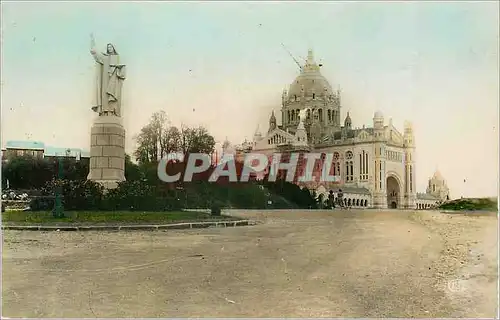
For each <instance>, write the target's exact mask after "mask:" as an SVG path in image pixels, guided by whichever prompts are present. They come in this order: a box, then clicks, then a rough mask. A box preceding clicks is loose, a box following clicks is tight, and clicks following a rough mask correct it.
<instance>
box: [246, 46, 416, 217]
mask: <svg viewBox="0 0 500 320" xmlns="http://www.w3.org/2000/svg"><path fill="white" fill-rule="evenodd" d="M341 110H342V104H341V92H340V90H335V91H334V90H332V87H331V85H330V84H329V83H328V81H327V80H326V79H325V78H324V77H323V75H321V72H320V65H318V64H317V63H316V62H315V60H314V56H313V53H312V51H311V50H310V51H309V53H308V58H307V61H306V63H305V65H303V66H302V67H301V69H300V74H299V76H298V77H297V78H296V79H295V80H294V81H293V82H292V84H291V85H290V88H289V90H288V91H287V90H284V92H283V94H282V107H281V117H282V124H281V125H279V124H278V122H277V119H276V116H275V114H274V111H273V112H272V114H271V117H270V119H269V130H268V132H267V134H265V135H263V134H261V133H260V132H256V133H255V135H254V138H253V141H252V142H245V143H244V144H243V145H241V146H239V148H238V150H239V151H240V152H259V153H264V154H267V155H268V156H272V154H273V153H275V152H281V153H283V152H300V153H308V152H314V153H322V154H325V155H326V154H330V155H333V175H335V176H337V177H339V179H340V181H339V182H329V183H326V182H321V181H319V179H317V181H316V182H310V183H302V184H303V185H304V186H307V187H308V188H309V189H312V190H316V192H317V194H324V195H325V197H326V196H327V194H328V191H329V190H333V191H334V192H336V191H338V189H343V192H344V198H346V199H351V200H352V201H354V203H360V204H361V203H362V204H365V200H366V203H367V206H370V207H374V208H387V207H389V208H405V209H406V208H407V209H415V208H416V200H417V191H416V181H415V167H416V164H415V162H414V159H415V158H414V157H415V138H414V132H413V128H412V125H411V124H410V123H409V122H407V123H406V124H405V127H404V131H403V132H400V131H399V130H398V129H397V128H396V127H395V126H394V125H393V123H392V120H389V121H388V123H387V122H386V121H385V119H384V116H383V115H382V113H381V112H375V114H374V117H373V123H372V126H371V127H368V126H364V125H363V126H362V127H358V128H354V127H353V125H352V124H353V120H352V119H351V117H350V115H349V112H347V114H346V116H345V118H344V122H343V124H342V123H341V122H340V119H341V113H342V111H341ZM299 114H305V120H303V121H301V119H300V116H299ZM301 166H302V167H301ZM321 168H322V166H321V165H318V166H315V167H314V172H313V175H314V176H315V177H318V178H319V176H320V175H321ZM304 170H305V166H304V163H303V162H300V161H299V171H300V172H304ZM331 173H332V172H331ZM299 184H300V183H299Z"/></svg>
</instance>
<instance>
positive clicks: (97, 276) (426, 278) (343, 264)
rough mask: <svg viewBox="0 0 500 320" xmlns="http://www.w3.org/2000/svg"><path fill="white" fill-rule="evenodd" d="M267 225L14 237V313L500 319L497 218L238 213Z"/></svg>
mask: <svg viewBox="0 0 500 320" xmlns="http://www.w3.org/2000/svg"><path fill="white" fill-rule="evenodd" d="M229 214H230V215H233V216H238V217H242V218H245V219H247V218H253V219H258V220H260V221H262V223H260V224H258V225H256V226H245V227H234V228H208V229H191V230H160V231H121V232H96V231H87V232H62V231H61V232H55V231H53V232H39V231H12V230H5V231H4V232H3V241H4V242H3V253H2V255H3V268H2V270H3V271H2V272H3V274H2V276H3V284H2V290H3V292H2V295H3V316H5V317H37V318H39V317H44V318H48V317H64V318H69V317H80V318H84V317H143V318H147V317H426V318H432V317H470V318H473V317H494V316H495V315H496V297H497V279H498V275H497V270H498V266H497V252H498V248H497V231H498V222H497V216H496V213H491V214H468V215H466V214H445V213H439V212H431V211H414V212H412V211H399V210H387V211H381V210H364V211H363V210H349V211H326V210H325V211H322V210H314V211H301V210H296V211H293V210H292V211H290V210H288V211H285V210H283V211H280V210H273V211H236V210H235V211H229Z"/></svg>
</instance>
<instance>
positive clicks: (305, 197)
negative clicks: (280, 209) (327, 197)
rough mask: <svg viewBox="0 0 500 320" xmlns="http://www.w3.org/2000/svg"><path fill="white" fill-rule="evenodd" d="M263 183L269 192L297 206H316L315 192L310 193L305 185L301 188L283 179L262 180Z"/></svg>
mask: <svg viewBox="0 0 500 320" xmlns="http://www.w3.org/2000/svg"><path fill="white" fill-rule="evenodd" d="M263 185H264V186H265V187H266V188H267V189H269V191H270V192H272V193H274V194H277V195H280V196H282V197H283V198H285V199H286V200H288V201H289V202H292V203H294V204H296V205H297V206H298V207H299V208H302V209H316V208H317V207H318V205H317V200H316V197H315V194H314V193H311V192H310V191H309V189H307V188H305V187H304V188H302V189H301V188H300V187H299V186H298V185H296V184H294V183H290V182H287V181H284V180H277V181H276V182H264V183H263Z"/></svg>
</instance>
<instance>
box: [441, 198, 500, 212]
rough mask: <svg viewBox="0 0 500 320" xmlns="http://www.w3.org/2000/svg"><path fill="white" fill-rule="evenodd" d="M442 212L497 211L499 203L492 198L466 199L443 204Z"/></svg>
mask: <svg viewBox="0 0 500 320" xmlns="http://www.w3.org/2000/svg"><path fill="white" fill-rule="evenodd" d="M439 209H441V210H466V211H476V210H484V211H497V209H498V201H497V199H491V198H465V199H456V200H451V201H449V202H446V203H443V204H442V205H441V206H439Z"/></svg>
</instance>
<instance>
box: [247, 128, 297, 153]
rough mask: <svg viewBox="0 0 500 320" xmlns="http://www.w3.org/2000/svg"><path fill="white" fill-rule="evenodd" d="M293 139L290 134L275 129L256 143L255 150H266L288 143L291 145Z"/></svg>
mask: <svg viewBox="0 0 500 320" xmlns="http://www.w3.org/2000/svg"><path fill="white" fill-rule="evenodd" d="M294 139H295V136H294V135H293V134H290V133H288V132H286V131H284V130H281V129H279V128H276V129H274V130H272V131H270V132H268V133H267V135H266V136H265V137H264V138H262V139H261V140H260V141H259V142H257V144H256V146H255V148H256V149H268V148H270V147H271V146H276V145H279V144H282V143H287V142H290V143H292V142H293V141H294Z"/></svg>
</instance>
